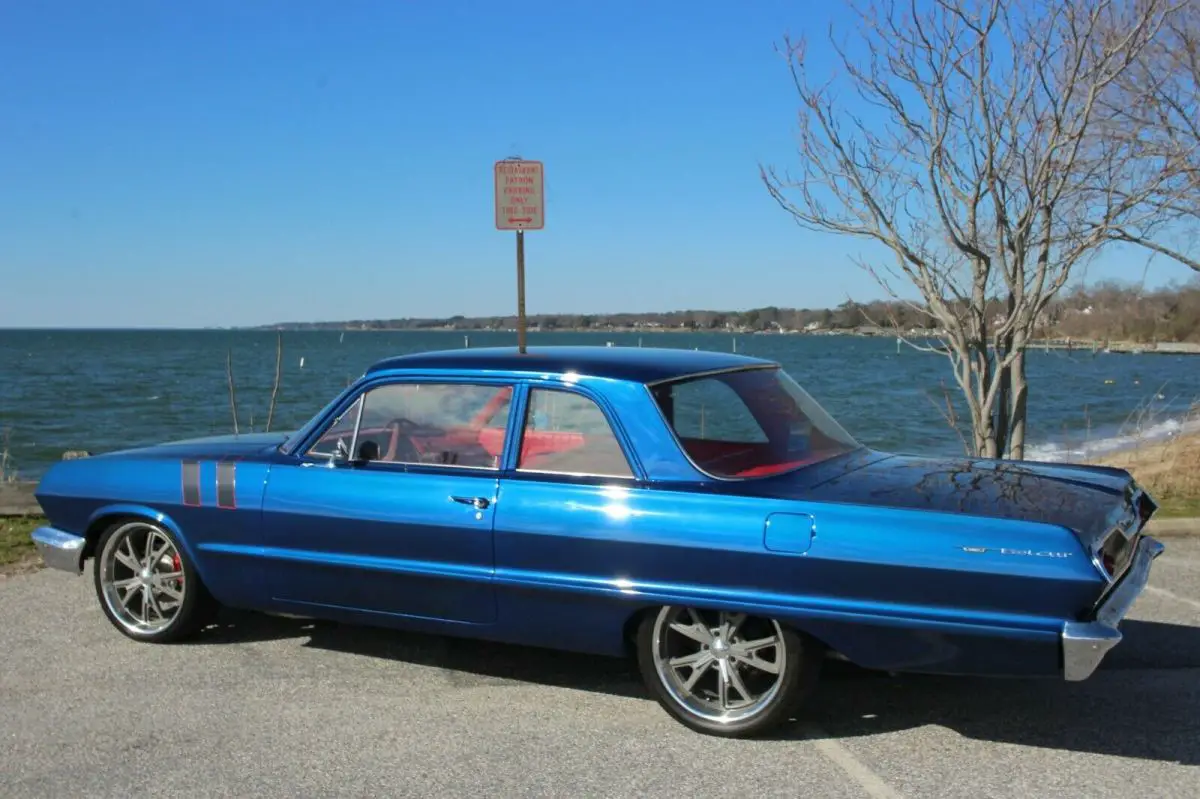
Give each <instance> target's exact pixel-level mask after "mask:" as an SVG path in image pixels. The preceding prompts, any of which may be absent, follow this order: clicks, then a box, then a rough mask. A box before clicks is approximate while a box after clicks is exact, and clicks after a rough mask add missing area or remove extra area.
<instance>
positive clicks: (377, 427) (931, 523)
mask: <svg viewBox="0 0 1200 799" xmlns="http://www.w3.org/2000/svg"><path fill="white" fill-rule="evenodd" d="M37 497H38V500H39V501H40V503H41V504H42V507H43V508H44V509H45V512H46V515H47V517H48V518H49V524H50V525H51V526H48V527H43V528H41V529H39V530H37V531H36V532H35V533H34V534H33V537H34V540H35V541H36V543H37V546H38V548H39V550H40V552H41V554H42V557H43V558H44V560H45V562H46V563H47V564H48V565H50V566H53V567H58V568H61V569H65V570H67V571H69V572H73V573H76V574H79V573H82V571H83V569H84V562H85V561H86V560H87V559H89V558H90V559H92V561H93V571H94V580H95V589H96V594H97V596H98V599H99V604H100V607H101V608H102V609H103V611H104V613H105V614H106V615H107V616H108V618H109V620H110V621H111V622H112V623H113V624H114V625H115V626H116V628H117V629H118V630H120V631H121V632H122V633H124V634H125V635H127V636H129V637H130V638H133V639H135V640H139V641H149V642H165V641H175V640H178V639H181V638H183V637H185V636H187V635H190V634H193V633H195V632H196V631H197V630H199V629H200V628H201V627H202V626H204V625H205V624H206V623H207V622H209V621H210V620H211V619H212V615H211V614H212V613H213V611H214V610H215V609H216V608H217V607H218V606H219V605H225V606H229V607H236V608H245V609H254V610H261V611H266V612H272V613H283V614H292V615H301V616H306V617H316V618H329V619H337V620H341V621H349V622H361V623H365V624H374V625H387V626H394V627H400V628H405V629H413V630H423V631H429V632H437V633H448V634H454V635H461V636H473V637H478V638H487V639H493V640H500V641H508V642H514V643H520V644H532V645H537V646H543V647H553V648H559V649H567V650H576V651H583V652H591V653H599V654H605V655H614V656H620V655H625V654H632V655H634V656H635V657H636V659H637V662H638V664H639V667H640V669H641V672H642V674H643V676H644V678H645V681H646V684H647V686H648V687H649V689H650V691H651V693H652V694H653V695H654V696H655V698H656V699H657V700H658V701H659V702H661V704H662V705H663V707H664V708H665V709H666V710H667V711H668V712H669V713H671V714H672V715H673V716H674V717H675V718H676V719H678V720H679V721H681V722H683V723H684V724H686V725H688V726H689V727H691V728H693V729H696V730H699V731H702V732H707V733H713V734H718V735H728V736H748V735H752V734H757V733H761V732H763V731H765V730H767V729H768V728H770V727H772V726H773V725H775V724H777V723H779V722H780V721H782V720H784V719H787V718H788V717H789V715H790V714H792V713H793V712H794V711H795V710H796V708H797V706H798V705H799V704H800V703H801V702H802V700H803V699H804V698H805V697H806V696H807V695H809V693H810V692H811V690H812V688H813V685H814V681H815V679H816V676H817V673H818V670H819V667H820V665H821V663H822V660H823V658H825V657H828V656H834V657H839V658H842V659H846V660H849V661H851V662H853V663H856V664H859V665H861V666H864V667H867V668H874V669H885V670H889V671H920V672H933V673H943V674H964V675H1023V676H1033V675H1046V676H1057V677H1060V678H1064V679H1067V680H1082V679H1085V678H1086V677H1088V676H1089V675H1091V674H1092V672H1093V670H1094V669H1096V667H1097V666H1098V664H1099V663H1100V661H1101V659H1102V658H1103V657H1104V656H1105V653H1106V652H1108V650H1109V649H1111V648H1112V647H1113V646H1114V645H1115V644H1117V643H1118V642H1119V641H1120V639H1121V634H1120V632H1119V631H1118V625H1119V623H1120V622H1121V620H1122V619H1123V618H1124V616H1125V614H1126V613H1127V611H1128V610H1129V608H1130V606H1131V605H1132V604H1133V602H1134V600H1135V599H1136V598H1137V596H1138V595H1139V594H1140V593H1141V591H1142V589H1143V587H1144V586H1145V584H1146V582H1147V579H1148V575H1149V571H1150V566H1151V562H1152V561H1153V559H1154V558H1155V557H1157V556H1158V555H1159V554H1160V552H1161V551H1162V546H1161V544H1159V542H1157V541H1155V540H1154V539H1153V538H1150V537H1148V536H1146V535H1144V534H1143V533H1142V528H1143V526H1144V524H1145V523H1146V521H1147V520H1148V519H1149V517H1150V515H1151V514H1152V513H1153V512H1154V510H1155V504H1154V502H1153V500H1152V499H1151V498H1150V497H1149V496H1147V495H1146V494H1145V493H1144V492H1143V491H1142V490H1140V489H1139V487H1138V486H1137V485H1136V484H1135V482H1134V481H1133V480H1132V479H1131V478H1130V476H1129V474H1128V473H1126V472H1124V471H1121V470H1118V469H1106V468H1097V467H1086V466H1062V465H1044V464H1041V465H1039V464H1033V463H1027V462H1012V461H992V460H973V459H931V458H924V457H909V456H900V455H892V454H887V453H883V452H878V451H874V450H871V449H869V448H867V447H864V446H862V445H860V444H859V443H858V442H857V441H855V439H854V438H853V437H852V436H851V435H850V434H849V433H847V432H846V431H845V430H844V429H842V427H841V426H839V425H838V424H837V422H835V421H834V420H833V419H832V418H830V416H829V415H828V414H827V413H826V412H825V411H823V410H822V408H821V407H820V406H819V405H818V404H817V403H816V402H815V401H814V400H813V399H812V398H811V397H810V396H809V395H808V394H807V393H806V392H805V391H804V390H803V389H802V388H801V387H800V386H799V385H797V384H796V383H795V382H794V381H793V380H792V379H791V378H790V377H789V376H788V375H787V374H786V373H785V372H784V371H783V370H782V369H781V368H780V366H779V365H778V364H775V363H773V362H769V361H763V360H759V359H754V358H749V357H744V356H738V355H733V354H719V353H711V352H697V351H689V350H663V349H648V348H647V349H642V348H617V347H613V348H609V347H598V348H589V347H583V348H559V347H551V348H544V349H539V348H531V349H530V350H529V351H528V352H527V353H520V352H517V351H516V350H514V349H463V350H458V351H453V352H434V353H424V354H417V355H409V356H403V357H397V358H391V359H388V360H384V361H381V362H379V363H377V364H375V365H374V366H373V367H371V368H370V369H369V370H368V371H367V373H366V374H365V375H363V377H362V378H360V379H359V380H358V381H357V382H355V383H354V384H353V385H351V386H350V387H349V388H348V389H347V390H346V391H345V392H344V393H342V394H341V395H340V396H338V397H337V398H336V399H334V400H333V402H331V403H330V404H329V405H328V406H327V407H326V408H324V409H323V410H322V411H320V412H319V413H318V414H317V415H316V416H314V417H313V418H312V420H311V421H310V422H308V423H307V424H306V425H305V426H304V427H303V428H301V429H300V430H298V431H296V432H294V433H293V434H291V435H287V436H284V435H270V434H263V435H242V436H233V437H221V438H211V439H201V440H193V441H183V442H177V443H170V444H163V445H159V446H151V447H146V448H142V449H132V450H126V451H122V452H115V453H109V454H103V455H98V456H95V457H91V458H86V459H81V460H73V461H64V462H62V463H59V464H56V465H55V466H54V467H53V468H52V469H50V471H49V472H48V473H47V474H46V476H45V477H44V478H43V480H42V482H41V485H40V486H39V488H38V492H37Z"/></svg>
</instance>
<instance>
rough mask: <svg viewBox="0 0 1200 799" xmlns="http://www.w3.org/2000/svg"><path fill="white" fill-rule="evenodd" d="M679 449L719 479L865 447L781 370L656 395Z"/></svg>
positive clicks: (683, 383) (693, 382)
mask: <svg viewBox="0 0 1200 799" xmlns="http://www.w3.org/2000/svg"><path fill="white" fill-rule="evenodd" d="M651 392H652V394H653V395H654V399H655V401H656V402H657V403H658V407H659V409H660V410H661V411H662V413H663V416H664V417H665V418H666V420H667V422H668V423H669V424H670V425H671V429H672V430H673V431H674V432H675V436H676V438H677V439H678V440H679V443H680V445H681V446H682V447H683V449H684V451H685V452H686V453H687V455H688V457H689V458H691V460H692V462H693V463H695V464H696V466H697V467H699V468H700V469H701V470H703V471H704V472H707V473H708V474H710V475H713V476H716V477H762V476H766V475H771V474H778V473H780V472H785V471H790V470H792V469H797V468H800V467H803V466H807V465H811V464H813V463H818V462H820V461H824V460H828V459H829V458H832V457H835V456H837V455H841V454H843V453H846V452H849V451H851V450H854V449H858V448H859V446H860V445H859V444H858V442H857V441H855V440H854V438H853V437H852V436H851V435H850V434H849V433H847V432H846V431H845V430H844V429H842V427H841V425H839V424H838V423H837V422H836V421H834V419H833V418H832V417H831V416H830V415H829V414H828V413H827V412H826V411H825V410H824V409H823V408H822V407H821V406H820V405H819V404H817V402H816V400H814V399H813V398H812V397H810V396H809V395H808V393H807V392H806V391H804V389H803V388H801V387H800V386H799V385H798V384H797V383H796V382H795V381H794V380H792V378H791V377H790V376H788V374H787V373H786V372H784V371H783V370H782V369H777V368H776V369H749V370H740V371H734V372H725V373H721V374H715V375H706V376H704V377H697V378H684V379H682V380H678V381H672V382H668V383H661V384H657V385H655V386H653V387H652V389H651Z"/></svg>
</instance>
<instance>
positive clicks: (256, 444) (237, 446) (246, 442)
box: [99, 433, 289, 460]
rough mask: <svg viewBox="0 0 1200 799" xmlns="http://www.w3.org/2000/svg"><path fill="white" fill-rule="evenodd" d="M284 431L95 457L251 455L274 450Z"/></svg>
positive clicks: (183, 442) (167, 444) (284, 436)
mask: <svg viewBox="0 0 1200 799" xmlns="http://www.w3.org/2000/svg"><path fill="white" fill-rule="evenodd" d="M288 435H289V434H288V433H233V434H229V435H221V436H207V437H204V438H189V439H185V440H181V441H167V442H164V443H161V444H152V445H149V446H144V447H137V448H135V449H126V450H121V451H119V452H113V453H109V454H108V455H107V456H99V457H137V458H172V459H176V458H177V459H181V460H182V459H187V460H218V459H222V458H251V457H254V456H256V455H266V454H270V453H272V452H274V451H275V450H276V449H277V448H278V447H279V445H280V444H282V443H283V442H284V441H286V440H287V438H288Z"/></svg>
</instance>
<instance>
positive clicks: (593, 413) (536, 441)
mask: <svg viewBox="0 0 1200 799" xmlns="http://www.w3.org/2000/svg"><path fill="white" fill-rule="evenodd" d="M517 469H518V470H519V471H530V472H555V473H559V474H584V475H597V476H604V477H632V476H633V470H632V469H631V468H630V467H629V461H628V460H626V459H625V453H624V452H622V451H621V445H620V443H618V441H617V437H616V435H615V434H614V433H613V430H612V427H611V426H609V424H608V419H606V418H605V416H604V412H603V411H601V410H600V408H599V406H597V405H596V403H594V402H592V401H591V400H590V399H588V398H587V397H584V396H582V395H580V394H576V393H574V392H571V391H559V390H556V389H543V388H535V389H532V390H531V391H530V392H529V407H528V409H527V411H526V415H525V426H524V431H523V432H522V436H521V454H520V457H519V458H518V461H517Z"/></svg>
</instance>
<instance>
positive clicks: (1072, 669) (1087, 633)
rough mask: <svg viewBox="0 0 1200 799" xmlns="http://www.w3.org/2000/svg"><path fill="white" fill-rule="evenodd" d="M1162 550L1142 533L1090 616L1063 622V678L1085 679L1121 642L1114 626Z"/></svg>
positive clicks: (1139, 594) (1148, 574)
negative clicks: (1121, 572) (1117, 580)
mask: <svg viewBox="0 0 1200 799" xmlns="http://www.w3.org/2000/svg"><path fill="white" fill-rule="evenodd" d="M1163 550H1164V547H1163V545H1162V544H1161V543H1160V542H1159V541H1157V540H1155V539H1153V538H1151V537H1149V536H1144V537H1143V538H1142V539H1141V540H1140V541H1139V542H1138V546H1137V551H1136V552H1135V553H1134V556H1133V560H1132V563H1131V565H1130V567H1129V569H1128V570H1127V571H1126V572H1125V576H1124V577H1123V578H1122V579H1121V582H1120V583H1118V584H1117V585H1116V586H1115V587H1114V588H1113V590H1112V591H1111V592H1110V593H1109V594H1108V597H1107V598H1106V599H1105V600H1104V602H1103V603H1102V604H1101V605H1100V606H1099V607H1098V608H1097V609H1096V611H1095V613H1094V614H1093V619H1092V620H1091V621H1069V622H1066V623H1065V624H1063V629H1062V653H1063V679H1065V680H1069V681H1072V682H1077V681H1079V680H1086V679H1087V678H1088V677H1090V676H1092V673H1093V672H1095V671H1096V668H1097V667H1099V665H1100V661H1102V660H1104V656H1105V655H1107V654H1108V652H1109V650H1111V649H1112V648H1113V647H1114V646H1116V645H1117V644H1119V643H1120V642H1121V632H1120V630H1118V629H1117V628H1118V627H1119V626H1120V624H1121V622H1122V621H1123V620H1124V618H1125V616H1126V615H1127V614H1128V613H1129V610H1130V608H1132V607H1133V603H1134V602H1136V601H1137V598H1138V597H1139V596H1141V593H1142V591H1143V590H1144V589H1145V587H1146V583H1147V582H1149V580H1150V565H1151V564H1152V563H1153V562H1154V559H1155V558H1157V557H1158V556H1159V555H1161V554H1162V553H1163Z"/></svg>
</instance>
